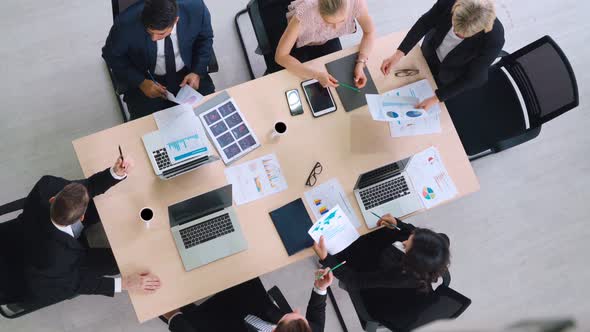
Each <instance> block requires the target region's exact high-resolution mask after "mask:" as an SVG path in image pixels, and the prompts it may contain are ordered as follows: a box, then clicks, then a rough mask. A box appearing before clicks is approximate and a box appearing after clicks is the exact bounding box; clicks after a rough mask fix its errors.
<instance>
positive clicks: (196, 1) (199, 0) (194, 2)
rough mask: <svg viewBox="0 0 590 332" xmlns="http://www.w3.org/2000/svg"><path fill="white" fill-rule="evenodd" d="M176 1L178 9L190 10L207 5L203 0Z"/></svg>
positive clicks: (199, 8) (200, 8)
mask: <svg viewBox="0 0 590 332" xmlns="http://www.w3.org/2000/svg"><path fill="white" fill-rule="evenodd" d="M176 3H177V4H178V10H188V11H195V10H202V9H203V8H205V7H206V6H207V5H205V2H204V1H203V0H178V1H177V2H176Z"/></svg>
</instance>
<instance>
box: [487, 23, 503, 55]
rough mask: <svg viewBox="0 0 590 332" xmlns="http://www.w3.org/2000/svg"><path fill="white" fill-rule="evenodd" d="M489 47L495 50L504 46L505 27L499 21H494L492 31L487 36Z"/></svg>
mask: <svg viewBox="0 0 590 332" xmlns="http://www.w3.org/2000/svg"><path fill="white" fill-rule="evenodd" d="M485 35H486V39H487V45H488V46H489V47H493V48H498V47H500V48H502V47H503V46H504V41H505V40H504V26H503V25H502V22H500V20H499V19H497V18H496V20H494V26H493V27H492V30H491V31H490V32H488V33H486V34H485Z"/></svg>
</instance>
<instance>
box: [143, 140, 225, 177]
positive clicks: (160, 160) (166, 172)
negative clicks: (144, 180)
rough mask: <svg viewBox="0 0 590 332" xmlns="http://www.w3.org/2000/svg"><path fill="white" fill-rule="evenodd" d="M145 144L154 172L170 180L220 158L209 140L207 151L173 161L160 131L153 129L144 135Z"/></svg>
mask: <svg viewBox="0 0 590 332" xmlns="http://www.w3.org/2000/svg"><path fill="white" fill-rule="evenodd" d="M142 140H143V145H144V146H145V150H146V151H147V154H148V157H149V158H150V162H151V163H152V167H153V169H154V172H155V173H156V175H157V176H158V177H160V179H163V180H168V179H171V178H173V177H176V176H179V175H181V174H184V173H187V172H190V171H192V170H194V169H196V168H198V167H200V166H203V165H205V164H208V163H211V162H214V161H216V160H219V158H218V157H216V156H214V155H211V148H210V146H209V144H208V142H207V148H208V149H207V153H205V154H197V155H195V156H187V157H185V158H183V160H182V161H179V162H176V163H174V164H173V163H172V161H171V160H170V157H169V156H168V152H167V151H166V148H165V147H164V143H162V139H161V138H160V131H158V130H156V131H152V132H151V133H148V134H145V135H144V136H143V137H142Z"/></svg>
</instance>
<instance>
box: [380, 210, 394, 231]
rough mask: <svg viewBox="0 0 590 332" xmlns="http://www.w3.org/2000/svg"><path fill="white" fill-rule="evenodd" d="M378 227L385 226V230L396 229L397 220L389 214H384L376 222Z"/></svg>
mask: <svg viewBox="0 0 590 332" xmlns="http://www.w3.org/2000/svg"><path fill="white" fill-rule="evenodd" d="M377 225H378V226H386V227H387V228H395V227H397V220H396V219H395V217H394V216H392V215H391V214H389V213H388V214H386V215H384V216H382V217H381V219H379V221H378V222H377Z"/></svg>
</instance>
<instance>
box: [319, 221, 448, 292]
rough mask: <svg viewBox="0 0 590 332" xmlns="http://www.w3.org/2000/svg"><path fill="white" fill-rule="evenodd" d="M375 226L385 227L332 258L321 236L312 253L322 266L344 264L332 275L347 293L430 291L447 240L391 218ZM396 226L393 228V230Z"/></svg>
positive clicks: (442, 268)
mask: <svg viewBox="0 0 590 332" xmlns="http://www.w3.org/2000/svg"><path fill="white" fill-rule="evenodd" d="M379 225H382V226H386V227H384V228H381V229H379V230H376V231H374V232H371V233H369V234H366V235H364V236H362V237H360V238H359V239H358V240H356V241H355V242H354V243H353V244H351V245H350V246H349V247H348V248H346V249H345V250H343V251H341V252H340V253H338V254H337V255H335V256H332V255H329V254H328V251H327V249H326V246H325V243H324V240H323V237H322V238H320V242H319V243H315V244H314V247H313V248H314V250H315V252H316V254H317V255H318V257H319V258H320V264H322V265H323V266H324V267H326V268H328V267H330V268H331V267H334V266H336V265H337V264H339V263H340V262H342V261H346V264H345V265H342V266H341V267H339V268H338V269H336V270H335V271H334V272H333V273H334V276H335V277H336V278H338V279H339V280H340V281H342V282H343V283H344V285H345V286H346V289H347V290H361V289H368V288H405V289H415V290H416V292H417V293H425V292H429V291H431V290H432V283H434V282H436V281H437V280H438V278H439V277H441V276H442V275H443V274H444V273H445V272H446V271H447V268H448V266H449V262H450V252H449V238H448V237H447V236H446V235H445V234H442V233H435V232H433V231H431V230H429V229H424V228H416V227H414V226H413V225H411V224H406V223H404V222H402V221H401V220H399V219H397V218H394V217H393V216H391V215H389V214H388V215H385V216H383V217H382V219H381V220H380V221H379ZM395 226H397V228H399V229H397V228H395Z"/></svg>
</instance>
